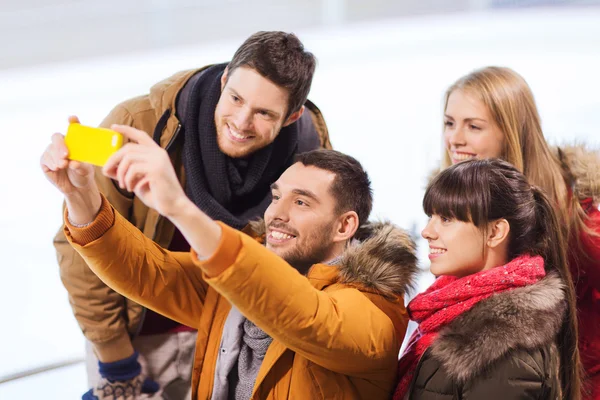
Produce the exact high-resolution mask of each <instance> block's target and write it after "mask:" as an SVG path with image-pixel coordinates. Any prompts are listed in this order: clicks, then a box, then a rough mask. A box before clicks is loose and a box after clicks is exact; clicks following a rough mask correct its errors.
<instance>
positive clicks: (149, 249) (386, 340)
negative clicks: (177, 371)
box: [65, 199, 417, 400]
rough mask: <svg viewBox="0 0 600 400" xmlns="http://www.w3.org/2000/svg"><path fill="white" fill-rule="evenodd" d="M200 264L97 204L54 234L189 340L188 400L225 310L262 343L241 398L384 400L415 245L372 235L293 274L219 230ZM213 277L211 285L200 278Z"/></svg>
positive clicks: (383, 230)
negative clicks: (96, 210) (335, 257)
mask: <svg viewBox="0 0 600 400" xmlns="http://www.w3.org/2000/svg"><path fill="white" fill-rule="evenodd" d="M221 226H222V229H223V235H222V239H221V242H220V244H219V247H218V249H217V251H216V252H215V254H214V255H213V256H212V257H211V259H209V260H206V261H199V260H198V259H197V257H195V254H193V252H192V253H177V252H170V251H168V250H166V249H164V248H161V247H160V246H159V245H157V244H156V243H154V242H153V241H152V240H151V239H149V238H147V237H146V236H144V235H143V234H142V233H141V232H140V231H139V230H138V229H137V228H136V227H135V226H133V225H132V224H131V223H130V222H128V221H127V220H126V219H125V218H123V217H122V216H121V215H120V214H118V213H116V212H115V211H114V209H113V208H112V206H110V204H109V203H108V202H107V201H106V199H103V205H102V210H101V212H100V214H99V215H98V217H97V218H96V220H95V221H94V223H93V224H91V225H90V226H88V227H86V228H74V227H72V226H70V225H69V224H68V223H67V224H66V226H65V235H66V237H67V239H68V240H69V241H70V242H71V243H72V245H73V247H74V248H75V250H76V251H77V252H78V253H79V254H80V255H81V256H82V257H83V259H84V260H85V261H86V263H87V264H88V265H89V266H90V268H91V269H92V270H93V271H94V273H96V274H97V275H98V277H100V279H102V281H104V282H105V283H106V284H107V285H108V286H110V287H111V288H112V289H114V290H115V291H117V292H118V293H120V294H122V295H123V296H126V297H127V298H130V299H132V300H133V301H135V302H138V303H140V304H142V305H144V306H145V307H148V308H150V309H152V310H154V311H156V312H158V313H161V314H163V315H165V316H167V317H169V318H171V319H173V320H176V321H179V322H181V323H183V324H185V325H188V326H191V327H196V328H197V329H198V341H197V344H196V354H195V361H194V367H193V378H192V385H193V386H192V390H193V399H210V398H211V395H212V388H213V379H214V375H215V365H216V362H217V356H218V352H219V345H220V342H221V337H222V334H223V326H224V323H225V319H226V318H227V315H228V313H229V310H230V309H231V305H232V304H234V305H235V306H236V307H237V308H238V309H239V310H240V312H241V313H242V314H243V315H244V316H246V317H247V318H248V319H250V320H251V321H252V322H254V323H255V324H256V325H258V326H259V327H260V328H262V329H263V330H264V331H265V332H266V333H268V334H269V335H270V336H271V337H272V338H273V342H272V344H271V345H270V347H269V349H268V351H267V353H266V355H265V358H264V360H263V363H262V365H261V368H260V371H259V373H258V376H257V379H256V383H255V387H254V391H253V395H252V397H251V398H252V399H273V400H274V399H388V398H390V396H391V393H392V390H393V389H394V387H395V380H396V366H397V359H398V352H399V349H400V344H401V342H402V339H403V337H404V333H405V331H406V326H407V324H408V316H407V313H406V310H405V308H404V303H403V297H402V294H403V293H404V292H405V291H406V290H407V288H408V287H409V286H410V285H412V283H413V279H414V275H415V273H416V271H417V267H416V257H415V254H414V243H413V242H412V240H411V239H410V238H409V236H408V235H406V233H404V232H403V231H401V230H399V229H397V228H395V227H394V226H392V225H389V224H376V225H372V226H370V227H369V228H367V229H366V230H365V232H366V233H365V234H364V235H365V238H364V240H363V241H362V242H361V243H360V244H358V245H354V246H351V247H349V248H348V250H346V252H345V253H344V255H343V257H342V261H341V262H340V263H339V265H335V266H331V265H325V264H316V265H314V266H313V267H312V268H311V269H310V271H309V273H308V276H303V275H301V274H299V273H298V272H297V271H296V270H295V269H294V268H292V267H291V266H290V265H289V264H287V263H286V262H285V261H284V260H283V259H281V258H280V257H278V256H277V255H275V254H274V253H272V252H271V251H269V250H267V249H266V248H265V247H264V246H263V245H262V244H260V243H259V242H258V241H257V240H256V239H255V238H252V237H250V236H248V235H246V234H244V233H242V232H239V231H236V230H234V229H232V228H229V227H227V226H225V225H221ZM208 269H211V271H212V273H211V274H209V275H211V276H212V275H214V274H213V273H214V271H222V272H220V273H219V274H218V275H216V276H215V277H214V278H208V276H207V275H206V274H205V272H206V271H207V270H208Z"/></svg>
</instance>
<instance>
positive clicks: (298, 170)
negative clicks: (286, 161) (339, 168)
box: [276, 163, 335, 197]
mask: <svg viewBox="0 0 600 400" xmlns="http://www.w3.org/2000/svg"><path fill="white" fill-rule="evenodd" d="M334 179H335V174H334V173H333V172H330V171H326V170H324V169H320V168H317V167H315V166H312V165H310V166H306V165H304V164H302V163H295V164H293V165H292V166H291V167H289V168H288V169H287V170H286V171H285V172H284V173H283V174H282V175H281V177H280V178H279V179H278V180H277V182H276V185H277V186H278V187H279V188H280V189H281V190H287V191H293V190H307V191H311V192H313V193H314V194H316V195H317V196H319V197H326V196H331V195H330V193H329V189H330V188H331V184H332V183H333V181H334Z"/></svg>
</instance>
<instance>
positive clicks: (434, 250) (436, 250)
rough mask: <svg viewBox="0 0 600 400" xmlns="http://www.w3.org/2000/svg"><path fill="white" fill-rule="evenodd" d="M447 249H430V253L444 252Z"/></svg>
mask: <svg viewBox="0 0 600 400" xmlns="http://www.w3.org/2000/svg"><path fill="white" fill-rule="evenodd" d="M445 252H446V249H429V254H443V253H445Z"/></svg>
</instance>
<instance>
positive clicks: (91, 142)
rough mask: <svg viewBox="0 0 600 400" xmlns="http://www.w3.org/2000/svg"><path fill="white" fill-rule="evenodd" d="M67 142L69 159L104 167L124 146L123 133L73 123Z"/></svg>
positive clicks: (66, 138)
mask: <svg viewBox="0 0 600 400" xmlns="http://www.w3.org/2000/svg"><path fill="white" fill-rule="evenodd" d="M65 144H66V145H67V149H68V150H69V159H71V160H75V161H81V162H85V163H88V164H93V165H97V166H99V167H102V166H104V164H106V161H107V160H108V158H109V157H110V156H111V155H113V154H114V153H115V152H116V151H117V150H119V149H120V148H121V147H122V146H123V135H121V134H120V133H118V132H115V131H113V130H110V129H105V128H93V127H91V126H85V125H81V124H78V123H71V124H69V129H68V130H67V135H66V136H65Z"/></svg>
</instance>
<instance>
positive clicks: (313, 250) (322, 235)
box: [281, 222, 334, 275]
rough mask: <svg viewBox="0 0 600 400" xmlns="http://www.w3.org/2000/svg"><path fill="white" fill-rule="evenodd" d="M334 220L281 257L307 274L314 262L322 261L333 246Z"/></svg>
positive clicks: (316, 230) (303, 273)
mask: <svg viewBox="0 0 600 400" xmlns="http://www.w3.org/2000/svg"><path fill="white" fill-rule="evenodd" d="M333 224H334V223H333V222H332V223H325V224H324V225H322V226H320V227H318V228H317V229H315V231H314V233H313V234H311V235H310V236H307V237H306V240H305V241H303V243H298V245H296V246H295V247H294V248H293V249H291V250H290V251H289V252H287V253H286V254H282V255H281V257H282V258H283V259H284V260H285V261H287V263H288V264H290V265H291V266H292V267H294V268H295V269H296V270H297V271H298V272H300V273H301V274H302V275H306V274H307V273H308V271H309V270H310V267H312V266H313V265H314V264H318V263H322V262H324V261H326V260H325V257H327V255H328V254H329V253H330V251H331V248H332V246H333V242H332V241H331V232H332V230H333Z"/></svg>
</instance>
